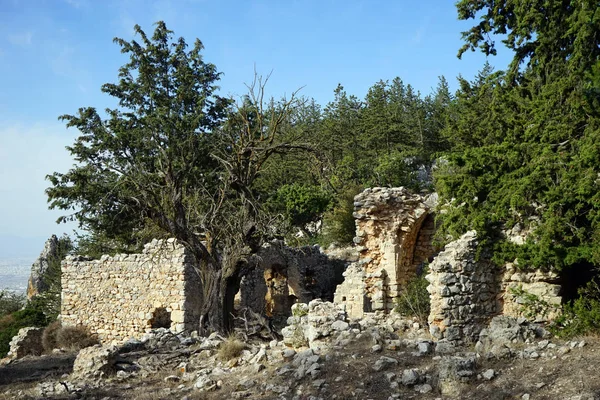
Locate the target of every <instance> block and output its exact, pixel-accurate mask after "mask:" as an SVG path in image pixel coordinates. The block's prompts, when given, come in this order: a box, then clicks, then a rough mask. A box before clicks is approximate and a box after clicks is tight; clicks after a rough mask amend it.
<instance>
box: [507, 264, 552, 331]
mask: <svg viewBox="0 0 600 400" xmlns="http://www.w3.org/2000/svg"><path fill="white" fill-rule="evenodd" d="M519 293H524V294H527V295H533V296H536V297H537V298H538V299H539V300H541V301H542V302H544V303H546V304H547V305H548V307H546V308H543V307H542V308H539V310H540V312H539V313H538V314H537V315H535V317H534V319H535V321H536V322H546V321H551V320H553V319H554V318H556V317H557V316H558V313H559V311H560V305H561V302H562V297H561V296H560V295H559V293H560V284H559V276H558V274H557V273H556V272H552V271H547V272H546V271H540V270H534V271H519V270H518V269H517V266H516V265H515V264H514V263H508V264H506V266H505V271H504V275H503V276H502V293H501V296H500V301H501V302H502V314H504V315H510V316H513V317H521V316H523V314H524V304H525V303H526V300H525V298H523V296H522V295H520V294H519Z"/></svg>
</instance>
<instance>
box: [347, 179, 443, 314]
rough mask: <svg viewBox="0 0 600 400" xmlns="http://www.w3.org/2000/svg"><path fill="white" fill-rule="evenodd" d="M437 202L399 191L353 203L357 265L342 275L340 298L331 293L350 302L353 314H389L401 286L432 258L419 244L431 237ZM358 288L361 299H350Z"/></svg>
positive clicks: (373, 192)
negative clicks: (433, 213)
mask: <svg viewBox="0 0 600 400" xmlns="http://www.w3.org/2000/svg"><path fill="white" fill-rule="evenodd" d="M436 202H437V197H436V196H435V194H432V195H428V196H424V195H421V194H415V193H412V192H411V191H410V190H408V189H406V188H403V187H399V188H371V189H366V190H365V191H364V192H362V193H360V194H359V195H357V196H356V197H355V198H354V217H355V218H356V237H355V238H354V243H355V244H356V245H357V248H358V251H359V260H358V262H357V263H356V266H355V267H354V268H349V269H348V270H347V271H346V272H345V273H344V276H345V278H346V280H345V281H344V284H342V285H340V286H338V291H339V292H340V295H337V293H336V296H337V298H342V297H347V298H352V300H351V301H352V302H354V303H356V304H351V305H350V306H349V307H350V308H351V309H352V310H353V314H354V315H356V316H360V315H361V314H362V313H363V312H368V311H367V310H373V311H377V310H382V311H390V310H391V309H393V308H394V306H395V303H396V299H397V298H398V296H400V294H401V291H402V289H403V287H405V285H406V284H407V283H408V282H409V281H410V280H411V278H413V277H414V276H416V275H417V269H418V266H419V264H420V263H421V262H422V261H423V260H421V258H422V257H424V256H426V258H427V259H428V258H429V257H431V256H432V255H433V254H425V253H429V251H426V250H427V249H425V248H423V246H422V244H423V243H424V242H425V241H426V240H430V239H431V236H433V232H430V231H431V228H433V229H434V228H435V222H434V217H433V216H432V210H433V209H434V207H435V204H436ZM354 275H356V276H354ZM359 280H360V281H359ZM361 289H362V290H363V292H364V293H365V295H366V296H365V297H361V296H357V295H356V294H355V292H357V291H358V290H361ZM368 304H370V307H369V306H368Z"/></svg>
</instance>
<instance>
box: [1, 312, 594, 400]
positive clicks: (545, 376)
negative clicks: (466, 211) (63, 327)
mask: <svg viewBox="0 0 600 400" xmlns="http://www.w3.org/2000/svg"><path fill="white" fill-rule="evenodd" d="M293 314H294V316H293V317H290V319H289V321H288V326H287V327H286V328H284V329H283V331H282V334H283V339H282V340H269V339H267V338H266V337H267V335H266V334H264V333H265V332H262V333H263V335H262V336H263V339H260V337H261V332H260V330H257V329H248V328H247V327H246V328H245V330H246V332H248V330H252V331H253V332H254V333H256V334H255V335H250V336H247V337H246V338H244V339H243V343H242V345H240V344H239V343H238V342H236V341H235V340H233V339H232V338H222V337H220V336H218V335H215V334H213V335H211V336H210V337H207V338H204V337H197V336H195V335H192V336H184V335H174V334H172V333H170V332H169V331H166V330H164V329H159V330H155V331H152V332H149V333H148V334H146V335H145V336H144V337H143V338H142V339H141V340H130V341H128V342H126V343H125V344H123V345H120V346H108V345H105V346H100V345H98V346H94V347H90V348H87V349H84V350H82V351H81V352H80V353H79V354H77V355H75V354H68V353H65V352H55V353H53V354H50V355H44V356H41V357H32V356H27V357H25V358H21V359H19V360H13V361H11V362H10V363H8V364H7V365H4V366H0V399H41V398H44V399H80V398H83V399H99V400H100V399H103V400H104V399H190V400H191V399H237V398H249V399H298V400H304V399H306V400H309V399H314V400H317V399H411V398H414V399H438V398H439V399H442V398H461V399H571V400H575V399H581V400H584V399H600V380H598V379H596V376H597V375H598V373H599V372H600V340H599V339H598V338H590V337H586V338H578V339H577V340H570V341H564V340H559V339H556V338H553V337H550V335H549V334H548V332H546V331H545V330H544V329H543V328H541V327H539V326H535V325H532V324H529V323H527V322H526V321H522V320H515V319H511V318H508V317H496V318H495V319H494V320H493V321H492V323H491V325H490V327H489V328H488V329H486V330H484V331H483V332H482V333H481V335H480V336H479V340H478V341H477V343H476V344H475V345H470V346H465V347H456V346H454V345H452V344H451V343H450V342H445V341H440V342H437V343H433V342H432V341H431V340H430V338H429V334H428V333H427V330H426V329H425V328H424V327H422V326H421V325H420V324H419V323H417V322H415V321H412V320H407V319H405V318H402V317H401V316H399V315H396V314H391V315H389V316H385V317H384V316H383V315H378V314H373V315H370V316H367V317H365V318H363V319H361V320H352V321H350V320H348V319H347V317H346V315H345V312H344V310H343V308H341V307H340V306H337V305H334V304H331V303H323V302H320V301H313V302H311V303H310V304H309V305H305V304H297V305H295V306H294V308H293ZM238 345H239V346H238Z"/></svg>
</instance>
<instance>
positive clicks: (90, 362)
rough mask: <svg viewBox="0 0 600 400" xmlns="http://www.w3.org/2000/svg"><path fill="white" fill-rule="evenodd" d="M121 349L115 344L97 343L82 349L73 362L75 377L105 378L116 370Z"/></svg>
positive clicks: (73, 375) (73, 374)
mask: <svg viewBox="0 0 600 400" xmlns="http://www.w3.org/2000/svg"><path fill="white" fill-rule="evenodd" d="M118 355H119V350H118V347H117V346H113V345H104V346H103V345H99V344H98V345H95V346H92V347H87V348H85V349H82V350H81V351H80V352H79V354H77V358H76V359H75V363H74V364H73V373H72V377H73V378H84V379H93V378H103V377H107V376H109V375H111V374H113V373H115V372H116V368H115V364H116V361H117V356H118Z"/></svg>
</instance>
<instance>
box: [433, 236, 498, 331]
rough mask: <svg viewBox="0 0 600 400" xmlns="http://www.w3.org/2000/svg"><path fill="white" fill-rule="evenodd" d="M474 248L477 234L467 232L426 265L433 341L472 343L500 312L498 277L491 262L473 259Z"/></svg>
mask: <svg viewBox="0 0 600 400" xmlns="http://www.w3.org/2000/svg"><path fill="white" fill-rule="evenodd" d="M477 244H478V243H477V234H476V232H475V231H470V232H467V233H465V234H464V235H463V236H462V237H461V238H459V239H458V240H455V241H453V242H451V243H449V244H448V245H446V247H445V248H444V250H443V251H442V252H440V254H438V255H437V256H436V257H435V259H434V260H433V262H432V263H431V264H429V274H428V275H427V277H426V278H427V280H428V281H429V286H428V287H427V291H428V292H429V294H430V299H431V311H430V314H429V330H430V333H431V334H432V336H433V337H434V338H435V339H438V340H441V339H446V340H448V341H451V342H455V343H462V342H463V341H467V342H469V341H472V340H475V339H476V337H477V336H478V335H479V332H480V331H481V330H482V329H483V328H485V327H486V326H487V325H488V323H489V321H490V320H491V318H492V317H493V316H495V315H498V314H499V312H500V308H499V305H498V295H499V293H500V273H499V271H497V268H496V267H495V266H494V264H492V263H491V262H488V261H486V260H483V259H482V260H478V259H477V258H476V256H475V255H476V252H477Z"/></svg>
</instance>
